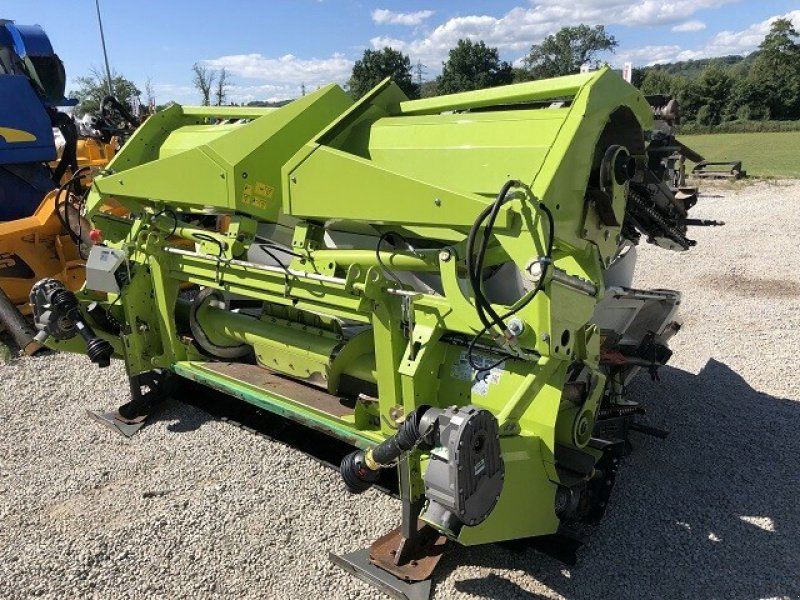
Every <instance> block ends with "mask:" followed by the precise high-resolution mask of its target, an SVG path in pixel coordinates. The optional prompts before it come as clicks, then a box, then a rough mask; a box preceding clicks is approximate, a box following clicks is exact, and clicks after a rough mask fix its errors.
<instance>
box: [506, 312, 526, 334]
mask: <svg viewBox="0 0 800 600" xmlns="http://www.w3.org/2000/svg"><path fill="white" fill-rule="evenodd" d="M508 331H509V332H510V333H511V335H513V336H514V337H518V336H519V335H520V334H521V333H522V332H523V331H525V323H523V321H522V319H520V318H519V317H514V318H513V319H511V320H510V321H509V322H508Z"/></svg>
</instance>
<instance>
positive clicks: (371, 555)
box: [329, 460, 447, 600]
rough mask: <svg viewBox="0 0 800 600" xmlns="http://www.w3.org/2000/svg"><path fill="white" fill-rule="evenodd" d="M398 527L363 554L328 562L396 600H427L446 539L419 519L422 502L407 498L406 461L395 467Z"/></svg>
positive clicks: (423, 501)
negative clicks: (399, 503)
mask: <svg viewBox="0 0 800 600" xmlns="http://www.w3.org/2000/svg"><path fill="white" fill-rule="evenodd" d="M398 470H399V475H400V497H401V499H402V503H403V508H402V518H403V520H402V523H401V525H400V527H398V528H397V529H394V530H392V531H390V532H389V533H387V534H386V535H384V536H382V537H380V538H378V539H377V540H375V542H373V544H372V546H370V547H369V548H365V549H364V550H358V551H356V552H350V553H349V554H343V555H336V554H333V553H330V555H329V558H330V560H331V562H333V563H334V564H336V565H338V566H339V567H341V568H343V569H344V570H346V571H348V572H350V573H351V574H352V575H355V576H356V577H358V578H359V579H361V580H363V581H366V582H367V583H370V584H372V585H374V586H375V587H376V588H378V589H380V590H381V591H382V592H383V593H385V594H387V595H389V596H391V597H392V598H396V599H398V600H427V599H428V598H429V597H430V593H431V580H430V577H431V575H432V574H433V571H434V569H435V568H436V565H437V564H439V561H440V560H441V558H442V554H443V552H444V550H445V547H446V545H447V538H446V537H445V536H443V535H441V534H440V533H439V532H438V531H437V530H436V529H434V528H433V527H431V526H430V525H428V524H427V523H425V522H423V521H421V520H420V519H419V515H420V513H421V512H422V507H423V505H424V503H425V498H424V497H423V496H420V497H418V498H413V499H412V497H411V472H410V467H409V465H408V461H407V460H403V461H401V462H400V464H399V465H398Z"/></svg>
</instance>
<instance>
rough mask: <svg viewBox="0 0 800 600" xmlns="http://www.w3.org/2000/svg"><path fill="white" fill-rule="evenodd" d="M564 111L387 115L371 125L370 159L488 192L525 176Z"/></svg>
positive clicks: (538, 159)
mask: <svg viewBox="0 0 800 600" xmlns="http://www.w3.org/2000/svg"><path fill="white" fill-rule="evenodd" d="M567 114H568V110H567V109H565V108H541V109H532V110H505V111H491V112H478V113H464V114H452V113H451V114H442V115H425V116H418V117H388V118H385V119H380V120H378V121H376V122H375V123H374V124H373V125H372V130H371V136H370V142H369V152H370V156H371V157H372V160H373V161H374V162H375V164H377V165H380V166H383V167H386V168H391V169H393V170H394V171H395V172H397V173H402V174H404V175H408V176H413V177H416V178H419V179H423V180H425V181H429V182H431V183H435V184H438V185H442V186H445V185H447V186H451V187H454V188H455V189H458V190H460V191H464V192H469V193H474V194H481V195H487V196H494V195H495V194H497V190H498V189H500V187H502V185H503V183H505V182H506V181H507V180H508V179H520V180H522V181H529V180H530V179H531V177H532V176H533V174H534V173H536V172H537V171H538V168H539V166H540V165H541V163H542V161H543V160H544V157H545V156H546V154H547V150H548V149H549V148H550V146H551V145H552V144H553V140H554V139H555V137H556V135H558V131H559V128H560V127H561V125H562V124H563V122H564V119H565V118H566V116H567Z"/></svg>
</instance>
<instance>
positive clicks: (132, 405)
mask: <svg viewBox="0 0 800 600" xmlns="http://www.w3.org/2000/svg"><path fill="white" fill-rule="evenodd" d="M129 383H130V388H131V401H130V402H128V403H126V404H123V405H122V406H120V407H119V409H118V410H117V411H116V412H103V411H99V410H87V411H86V414H87V415H88V416H89V417H90V418H92V419H94V420H95V421H97V422H98V423H100V424H101V425H105V426H106V427H109V428H110V429H111V430H112V431H114V432H115V433H119V434H120V435H123V436H125V437H132V436H133V435H134V434H135V433H136V432H137V431H139V430H140V429H141V428H142V427H144V425H145V421H146V420H147V418H148V417H149V416H151V415H152V414H153V413H154V412H156V410H157V409H158V406H159V405H160V404H161V402H163V401H164V400H165V399H166V398H167V396H168V395H169V392H170V385H169V384H170V373H169V372H168V371H161V370H155V371H148V372H146V373H140V374H138V375H134V376H133V377H129Z"/></svg>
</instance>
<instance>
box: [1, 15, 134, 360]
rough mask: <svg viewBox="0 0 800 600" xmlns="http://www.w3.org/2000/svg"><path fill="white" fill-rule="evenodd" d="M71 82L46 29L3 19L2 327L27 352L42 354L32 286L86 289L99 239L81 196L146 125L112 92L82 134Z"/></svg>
mask: <svg viewBox="0 0 800 600" xmlns="http://www.w3.org/2000/svg"><path fill="white" fill-rule="evenodd" d="M65 83H66V77H65V73H64V66H63V64H62V62H61V60H60V59H59V58H58V56H57V55H56V54H55V52H53V48H52V47H51V45H50V42H49V40H48V38H47V36H46V34H45V32H44V31H43V30H42V29H41V28H40V27H38V26H36V25H34V26H25V25H17V24H15V23H14V22H12V21H6V20H0V325H4V326H5V327H6V328H7V329H9V331H10V332H11V333H12V334H13V335H14V337H15V339H16V342H17V343H18V344H19V345H20V346H21V347H23V348H27V351H28V352H31V351H35V349H36V348H37V346H36V345H35V344H34V345H31V344H29V343H28V341H29V340H30V338H31V337H32V336H31V331H30V328H29V327H28V326H27V325H26V323H25V321H24V319H22V317H21V315H25V314H29V313H30V305H29V304H28V296H29V294H30V290H31V287H32V286H33V284H34V283H36V282H37V281H38V280H39V279H41V278H43V277H53V278H55V279H58V280H59V281H61V282H63V283H64V284H65V285H66V286H67V287H68V288H69V289H72V290H78V289H80V287H81V286H82V285H83V281H84V265H85V252H86V250H87V249H88V246H89V245H90V243H91V240H90V237H89V233H90V232H89V228H88V224H87V223H86V222H85V221H84V220H83V219H82V218H81V217H80V209H81V205H82V202H83V196H84V194H85V191H86V190H87V188H88V186H89V184H90V182H91V178H92V176H93V175H94V174H96V173H97V172H98V171H99V170H100V169H101V168H102V167H104V166H105V165H106V164H108V162H109V161H110V160H111V159H112V158H113V157H114V155H115V153H116V151H117V149H118V148H119V146H120V144H121V142H122V141H123V139H124V136H125V135H126V134H127V133H129V132H130V130H131V128H132V127H133V126H135V125H137V124H138V123H137V122H136V119H135V118H134V117H133V116H132V115H130V113H129V111H127V109H125V107H124V106H122V105H120V104H119V103H118V102H117V101H116V100H115V99H114V98H112V97H110V96H109V97H107V98H105V99H104V100H103V102H102V106H101V114H100V115H99V116H98V118H96V119H95V120H94V121H93V122H92V123H91V124H88V123H87V124H84V130H83V131H81V130H80V129H79V127H78V125H77V124H76V122H75V120H74V119H73V118H72V117H70V116H69V115H67V114H65V113H64V112H61V111H60V110H59V108H60V107H63V106H70V105H72V104H74V101H70V100H67V99H66V98H65V97H64V89H65ZM54 131H57V132H58V138H59V139H60V141H61V143H60V144H59V143H57V142H56V136H54ZM82 248H83V249H82Z"/></svg>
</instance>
